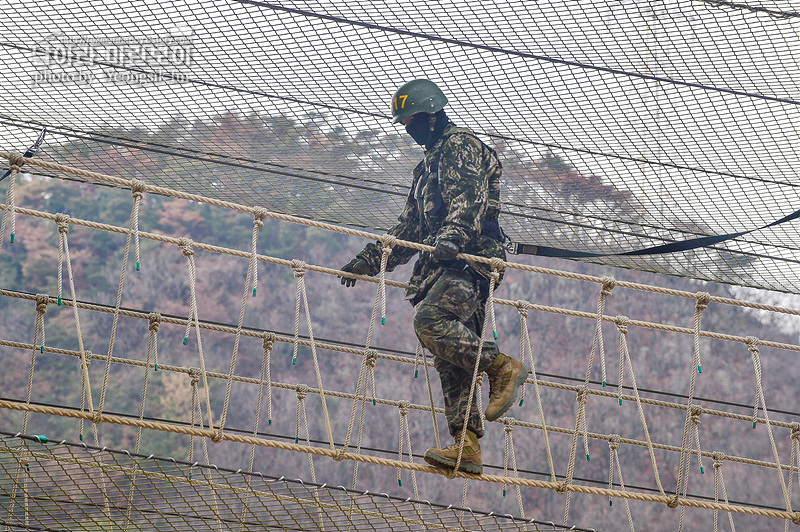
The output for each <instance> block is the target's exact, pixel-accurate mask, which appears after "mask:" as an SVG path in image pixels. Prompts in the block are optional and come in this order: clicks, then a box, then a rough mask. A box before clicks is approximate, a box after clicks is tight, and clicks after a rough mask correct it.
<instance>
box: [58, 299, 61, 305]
mask: <svg viewBox="0 0 800 532" xmlns="http://www.w3.org/2000/svg"><path fill="white" fill-rule="evenodd" d="M58 306H59V307H60V306H61V298H60V297H59V298H58Z"/></svg>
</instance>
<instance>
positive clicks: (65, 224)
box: [55, 212, 69, 235]
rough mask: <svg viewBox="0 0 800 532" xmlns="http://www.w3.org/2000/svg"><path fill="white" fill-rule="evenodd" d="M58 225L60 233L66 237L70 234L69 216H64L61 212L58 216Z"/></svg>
mask: <svg viewBox="0 0 800 532" xmlns="http://www.w3.org/2000/svg"><path fill="white" fill-rule="evenodd" d="M55 220H56V225H57V226H58V232H59V233H61V234H62V235H66V234H68V233H69V214H64V213H63V212H59V213H57V214H56V218H55Z"/></svg>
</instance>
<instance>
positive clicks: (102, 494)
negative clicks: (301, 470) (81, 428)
mask: <svg viewBox="0 0 800 532" xmlns="http://www.w3.org/2000/svg"><path fill="white" fill-rule="evenodd" d="M20 469H22V470H24V475H23V477H20V475H19V470H20ZM0 475H2V476H3V477H4V478H3V481H4V482H12V479H17V478H18V479H20V484H19V486H16V485H15V487H17V488H18V490H17V492H16V498H15V499H13V500H9V501H6V502H4V505H3V506H4V508H3V509H4V511H7V512H8V507H7V505H10V508H11V510H10V512H8V513H6V515H4V516H3V518H2V519H0V522H2V524H3V525H6V526H9V527H10V529H11V530H32V531H33V530H38V531H44V530H46V531H65V530H98V531H99V530H160V531H172V530H174V531H192V532H193V531H196V530H333V531H340V530H341V531H344V530H392V531H395V530H396V531H403V530H408V531H415V530H421V529H422V527H425V528H426V529H427V530H431V531H433V530H440V531H457V530H490V531H500V530H520V529H522V528H525V529H527V530H530V531H532V532H533V531H542V532H545V531H559V530H566V527H562V526H559V525H556V524H553V523H543V522H538V521H536V520H522V519H515V518H513V517H512V516H510V515H508V516H505V515H497V514H487V513H485V512H476V511H474V510H471V509H469V508H460V507H452V506H451V507H446V506H442V505H438V504H432V503H430V502H428V501H424V502H423V501H416V500H412V499H409V498H402V499H401V498H399V497H391V496H389V495H386V494H373V493H369V492H368V491H367V492H364V491H361V492H358V491H354V490H349V489H347V488H345V487H342V486H327V485H321V484H315V483H310V482H307V481H302V480H293V479H286V478H282V477H271V476H267V475H262V474H252V473H243V472H241V471H233V470H226V469H220V468H218V467H210V466H207V465H201V464H197V463H194V464H192V463H188V462H179V461H176V460H174V459H164V458H157V457H153V456H152V455H151V456H143V455H133V454H131V453H128V452H121V451H115V450H110V449H100V448H96V447H93V446H88V445H85V444H81V445H76V444H73V443H68V442H64V441H62V442H47V441H46V440H45V439H43V438H35V437H33V438H32V437H23V436H14V435H11V434H4V435H3V438H2V439H0ZM573 530H582V529H577V528H576V529H573Z"/></svg>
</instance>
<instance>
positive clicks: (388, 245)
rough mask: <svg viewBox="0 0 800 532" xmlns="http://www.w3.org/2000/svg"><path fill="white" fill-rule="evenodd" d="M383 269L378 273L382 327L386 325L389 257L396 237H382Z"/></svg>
mask: <svg viewBox="0 0 800 532" xmlns="http://www.w3.org/2000/svg"><path fill="white" fill-rule="evenodd" d="M381 243H382V246H381V250H382V252H381V269H380V272H379V273H378V275H379V277H378V279H379V280H378V290H379V292H380V298H381V325H386V265H387V264H388V262H389V255H391V254H392V249H393V248H394V246H395V245H396V244H397V238H396V237H395V236H394V235H390V234H385V235H383V236H381Z"/></svg>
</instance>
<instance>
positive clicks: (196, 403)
mask: <svg viewBox="0 0 800 532" xmlns="http://www.w3.org/2000/svg"><path fill="white" fill-rule="evenodd" d="M199 384H200V370H199V369H198V368H191V369H190V370H189V386H191V388H192V415H191V427H192V428H194V427H195V426H196V425H197V424H198V419H197V417H198V416H197V412H198V411H199V410H200V392H199V391H198V389H197V387H198V385H199ZM202 414H203V413H202V412H200V427H201V428H202V426H203V416H202ZM188 460H189V462H190V463H194V434H190V435H189V458H188ZM189 480H192V468H189Z"/></svg>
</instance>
